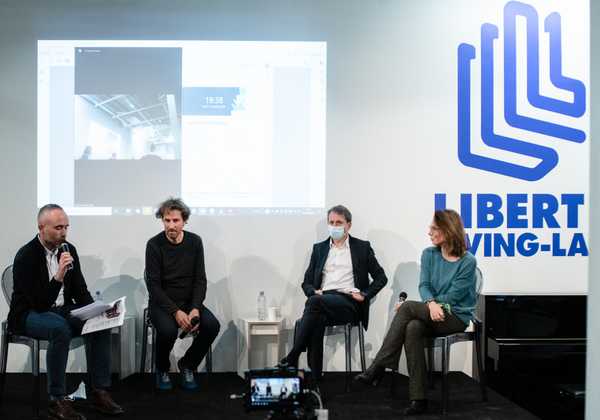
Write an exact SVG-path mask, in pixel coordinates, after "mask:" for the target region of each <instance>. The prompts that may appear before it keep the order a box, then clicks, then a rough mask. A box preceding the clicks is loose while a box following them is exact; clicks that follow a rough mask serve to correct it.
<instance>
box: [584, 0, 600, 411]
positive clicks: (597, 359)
mask: <svg viewBox="0 0 600 420" xmlns="http://www.w3.org/2000/svg"><path fill="white" fill-rule="evenodd" d="M590 27H591V40H592V45H591V47H592V48H591V52H592V57H591V59H592V71H591V85H592V88H593V89H595V90H598V86H600V2H598V1H592V2H591V25H590ZM592 111H593V113H592V124H591V133H592V136H593V137H594V136H595V137H596V138H600V95H598V94H596V95H594V96H592ZM590 156H591V166H590V167H591V172H590V198H591V208H590V214H593V215H598V214H600V142H598V141H595V142H592V150H591V154H590ZM590 241H591V247H592V251H591V253H590V274H589V288H588V318H587V329H588V346H587V369H586V370H587V378H586V397H587V398H586V400H585V404H586V407H585V418H586V419H587V420H594V419H597V418H598V417H599V416H600V399H598V398H596V397H597V396H598V395H599V393H600V377H599V375H598V372H600V328H598V325H599V323H600V283H599V282H598V279H599V278H600V259H599V258H598V250H599V249H600V222H599V221H598V218H597V217H595V218H591V223H590Z"/></svg>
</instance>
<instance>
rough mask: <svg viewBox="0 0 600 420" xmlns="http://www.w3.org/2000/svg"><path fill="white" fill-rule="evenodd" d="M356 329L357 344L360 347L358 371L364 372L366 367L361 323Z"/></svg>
mask: <svg viewBox="0 0 600 420" xmlns="http://www.w3.org/2000/svg"><path fill="white" fill-rule="evenodd" d="M356 328H358V344H359V347H360V370H361V371H362V372H364V371H365V370H366V369H367V366H366V362H365V335H364V331H363V327H362V323H359V324H358V326H357V327H356Z"/></svg>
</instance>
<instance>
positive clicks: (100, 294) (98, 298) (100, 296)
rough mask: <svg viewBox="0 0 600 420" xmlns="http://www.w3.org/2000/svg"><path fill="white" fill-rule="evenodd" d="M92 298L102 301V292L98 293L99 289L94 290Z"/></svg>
mask: <svg viewBox="0 0 600 420" xmlns="http://www.w3.org/2000/svg"><path fill="white" fill-rule="evenodd" d="M94 300H95V301H97V302H102V293H100V290H96V297H95V298H94Z"/></svg>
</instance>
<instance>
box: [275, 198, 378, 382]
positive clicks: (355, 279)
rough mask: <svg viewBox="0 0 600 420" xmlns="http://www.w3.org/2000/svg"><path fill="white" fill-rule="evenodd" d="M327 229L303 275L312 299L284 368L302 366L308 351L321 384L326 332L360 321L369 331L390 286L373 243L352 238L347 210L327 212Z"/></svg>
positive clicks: (311, 365) (300, 322) (310, 362)
mask: <svg viewBox="0 0 600 420" xmlns="http://www.w3.org/2000/svg"><path fill="white" fill-rule="evenodd" d="M327 224H328V229H329V238H327V239H326V240H324V241H323V242H319V243H317V244H315V245H314V246H313V251H312V255H311V257H310V264H309V266H308V268H307V269H306V273H305V274H304V281H303V282H302V289H303V290H304V294H305V295H306V297H307V298H308V299H307V300H306V305H305V307H304V313H303V314H302V318H301V319H300V321H299V325H298V329H297V332H296V337H295V340H294V346H293V348H292V350H291V351H290V352H289V353H288V355H287V356H286V357H284V358H283V359H282V360H281V362H280V365H281V366H284V367H285V366H298V358H299V357H300V354H301V353H302V352H303V351H304V349H307V350H308V354H307V356H308V364H309V366H310V368H311V370H312V372H313V377H314V378H315V379H316V380H317V381H319V380H320V379H321V375H322V370H323V336H324V333H325V327H326V326H330V325H343V324H346V323H349V322H357V321H362V324H363V326H364V328H365V330H366V329H367V326H368V323H369V302H370V301H371V299H372V298H373V297H374V296H375V295H376V294H377V293H378V292H379V291H380V290H381V289H382V288H383V286H385V284H386V283H387V277H386V275H385V273H384V271H383V268H381V266H380V265H379V263H378V262H377V259H376V258H375V253H374V252H373V249H372V248H371V245H370V243H369V242H368V241H363V240H360V239H357V238H354V237H352V236H350V235H349V234H348V232H349V230H350V228H351V226H352V214H351V213H350V211H349V210H348V209H347V208H346V207H344V206H341V205H337V206H334V207H332V208H331V209H329V210H328V212H327ZM369 275H371V277H372V279H373V281H372V282H369Z"/></svg>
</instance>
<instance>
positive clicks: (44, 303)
mask: <svg viewBox="0 0 600 420" xmlns="http://www.w3.org/2000/svg"><path fill="white" fill-rule="evenodd" d="M68 244H69V251H70V253H71V256H72V257H73V269H72V270H69V271H67V273H66V274H65V277H64V279H63V285H64V290H63V293H64V298H65V305H77V306H81V305H87V304H89V303H92V302H93V299H92V296H91V295H90V292H88V289H87V285H86V284H85V279H84V278H83V274H82V273H81V266H80V264H79V256H78V255H77V250H76V249H75V247H74V246H73V245H72V244H71V243H68ZM13 279H14V289H13V294H12V299H11V302H10V311H9V312H8V328H9V329H10V331H12V332H14V333H16V334H23V333H24V332H25V318H26V317H27V314H28V313H29V311H35V312H47V311H48V310H49V309H50V308H51V307H52V305H53V304H54V302H55V301H56V297H57V296H58V292H59V291H60V286H61V283H60V282H58V281H56V280H54V279H52V280H51V281H49V278H48V267H47V265H46V253H45V250H44V247H43V246H42V244H41V243H40V240H39V239H38V237H37V236H36V237H35V238H33V239H32V240H31V241H29V242H28V243H27V244H26V245H24V246H23V247H22V248H21V249H19V252H17V255H16V256H15V262H14V265H13Z"/></svg>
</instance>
